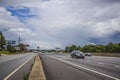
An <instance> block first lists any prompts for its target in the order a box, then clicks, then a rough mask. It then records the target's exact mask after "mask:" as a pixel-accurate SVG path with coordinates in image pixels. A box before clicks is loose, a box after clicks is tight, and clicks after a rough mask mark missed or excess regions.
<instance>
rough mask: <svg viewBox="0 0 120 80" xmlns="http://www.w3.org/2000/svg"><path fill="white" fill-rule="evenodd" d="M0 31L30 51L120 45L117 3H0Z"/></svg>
mask: <svg viewBox="0 0 120 80" xmlns="http://www.w3.org/2000/svg"><path fill="white" fill-rule="evenodd" d="M0 31H2V32H3V34H4V35H5V38H6V39H7V40H18V38H19V37H20V39H21V42H23V43H26V44H29V45H30V46H31V48H36V47H37V46H39V47H40V48H41V49H54V48H56V47H59V48H64V47H65V46H67V45H72V44H75V45H80V46H84V45H87V44H91V43H92V44H107V43H109V42H113V43H118V42H120V0H0Z"/></svg>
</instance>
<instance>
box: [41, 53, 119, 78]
mask: <svg viewBox="0 0 120 80" xmlns="http://www.w3.org/2000/svg"><path fill="white" fill-rule="evenodd" d="M41 58H42V63H43V67H44V71H45V74H46V77H47V80H120V58H116V57H100V56H86V58H85V59H73V58H71V57H70V55H68V54H60V55H55V54H54V55H53V54H51V55H50V54H49V55H41Z"/></svg>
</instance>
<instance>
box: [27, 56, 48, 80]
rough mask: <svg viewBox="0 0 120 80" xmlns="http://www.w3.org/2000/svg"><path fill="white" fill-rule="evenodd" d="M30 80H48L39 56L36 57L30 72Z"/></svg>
mask: <svg viewBox="0 0 120 80" xmlns="http://www.w3.org/2000/svg"><path fill="white" fill-rule="evenodd" d="M29 80H46V77H45V73H44V70H43V67H42V63H41V59H40V57H39V55H37V56H36V57H35V62H34V65H33V67H32V70H31V72H30V76H29Z"/></svg>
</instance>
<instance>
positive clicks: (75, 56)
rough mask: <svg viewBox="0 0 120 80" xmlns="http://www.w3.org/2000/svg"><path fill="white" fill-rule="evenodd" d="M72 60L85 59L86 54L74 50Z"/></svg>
mask: <svg viewBox="0 0 120 80" xmlns="http://www.w3.org/2000/svg"><path fill="white" fill-rule="evenodd" d="M71 58H82V59H84V58H85V54H84V53H83V52H81V51H79V50H74V51H72V52H71Z"/></svg>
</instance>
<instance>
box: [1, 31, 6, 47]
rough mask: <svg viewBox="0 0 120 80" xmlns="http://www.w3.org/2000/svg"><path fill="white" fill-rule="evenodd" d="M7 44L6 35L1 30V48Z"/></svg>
mask: <svg viewBox="0 0 120 80" xmlns="http://www.w3.org/2000/svg"><path fill="white" fill-rule="evenodd" d="M5 44H6V40H5V37H4V36H3V34H2V32H1V31H0V49H4V46H5Z"/></svg>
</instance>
